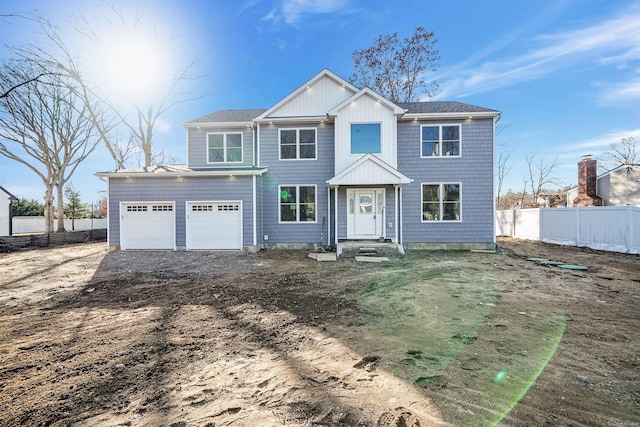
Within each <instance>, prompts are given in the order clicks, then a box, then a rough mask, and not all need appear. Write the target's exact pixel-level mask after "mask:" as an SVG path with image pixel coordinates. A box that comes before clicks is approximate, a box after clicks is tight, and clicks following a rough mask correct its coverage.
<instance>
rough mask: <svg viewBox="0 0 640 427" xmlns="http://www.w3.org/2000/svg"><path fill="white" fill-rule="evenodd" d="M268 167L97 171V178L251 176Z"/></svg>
mask: <svg viewBox="0 0 640 427" xmlns="http://www.w3.org/2000/svg"><path fill="white" fill-rule="evenodd" d="M267 171H268V168H260V169H252V170H236V169H229V170H215V171H193V170H189V171H175V172H160V173H157V172H98V173H96V174H95V175H96V176H97V177H98V178H102V177H105V178H180V177H207V176H209V177H216V176H253V175H262V174H264V173H266V172H267Z"/></svg>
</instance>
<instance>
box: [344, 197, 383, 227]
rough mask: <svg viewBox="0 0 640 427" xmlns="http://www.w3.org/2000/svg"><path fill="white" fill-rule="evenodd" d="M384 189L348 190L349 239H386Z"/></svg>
mask: <svg viewBox="0 0 640 427" xmlns="http://www.w3.org/2000/svg"><path fill="white" fill-rule="evenodd" d="M384 211H385V203H384V189H380V188H367V189H349V190H347V238H349V239H377V238H379V237H384V231H383V230H384V213H385V212H384Z"/></svg>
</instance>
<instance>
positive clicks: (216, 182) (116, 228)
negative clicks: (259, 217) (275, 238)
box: [109, 176, 253, 247]
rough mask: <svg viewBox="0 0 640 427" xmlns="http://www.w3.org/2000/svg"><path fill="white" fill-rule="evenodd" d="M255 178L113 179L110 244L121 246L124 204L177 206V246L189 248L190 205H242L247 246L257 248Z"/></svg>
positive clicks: (110, 206) (245, 243)
mask: <svg viewBox="0 0 640 427" xmlns="http://www.w3.org/2000/svg"><path fill="white" fill-rule="evenodd" d="M252 196H253V177H251V176H238V177H232V178H228V177H219V178H218V177H198V178H196V177H192V178H184V177H183V178H125V179H118V178H110V179H109V244H110V246H118V245H120V203H121V202H175V217H176V246H177V247H184V246H185V245H186V236H185V218H186V217H185V205H186V202H187V201H218V200H230V201H237V200H239V201H242V226H243V230H242V236H243V237H242V238H243V245H244V246H252V245H253V201H252V200H253V197H252Z"/></svg>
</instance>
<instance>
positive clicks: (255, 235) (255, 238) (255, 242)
mask: <svg viewBox="0 0 640 427" xmlns="http://www.w3.org/2000/svg"><path fill="white" fill-rule="evenodd" d="M256 187H257V186H256V176H255V175H253V247H254V249H256V250H257V246H258V225H257V224H256V221H257V219H258V215H257V213H256V209H257V202H256V197H257V194H258V192H257V190H256Z"/></svg>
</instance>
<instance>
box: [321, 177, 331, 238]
mask: <svg viewBox="0 0 640 427" xmlns="http://www.w3.org/2000/svg"><path fill="white" fill-rule="evenodd" d="M320 243H322V242H320ZM327 246H331V187H329V186H328V185H327Z"/></svg>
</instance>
